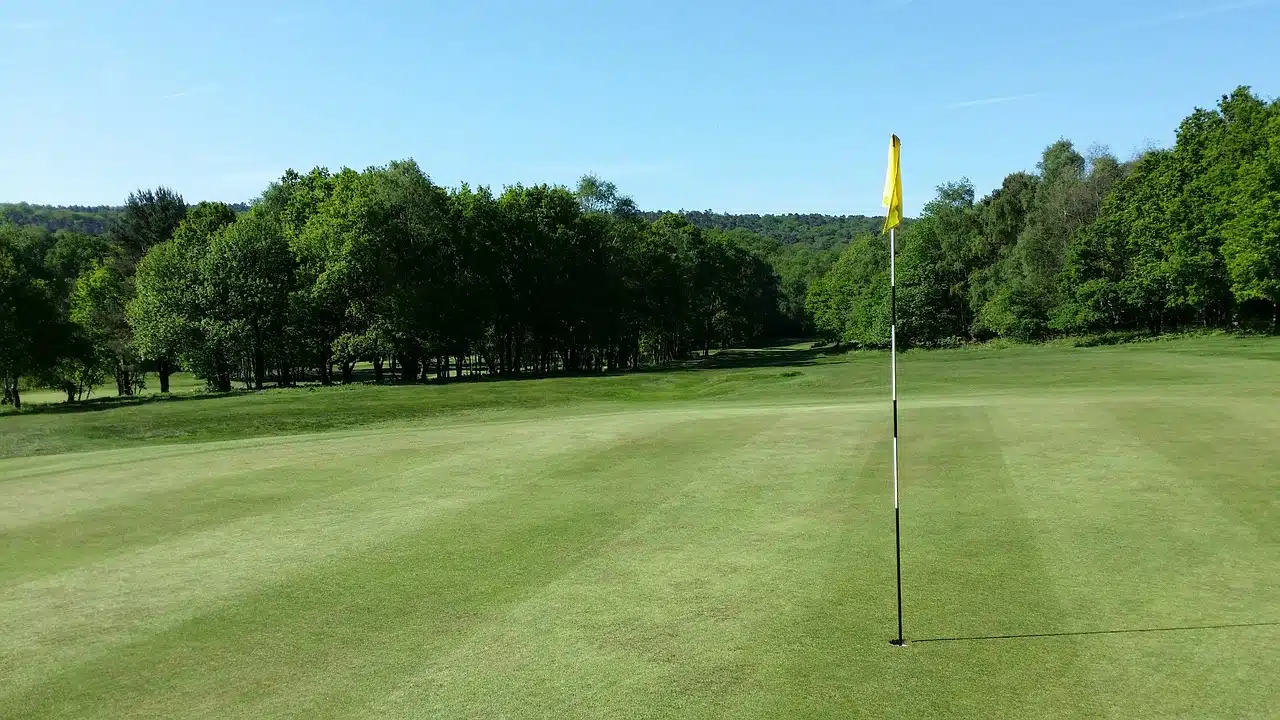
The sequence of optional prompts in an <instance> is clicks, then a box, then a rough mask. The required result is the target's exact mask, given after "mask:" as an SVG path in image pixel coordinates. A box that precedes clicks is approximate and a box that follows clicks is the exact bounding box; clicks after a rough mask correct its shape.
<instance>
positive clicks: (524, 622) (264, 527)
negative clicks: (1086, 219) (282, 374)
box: [0, 337, 1280, 718]
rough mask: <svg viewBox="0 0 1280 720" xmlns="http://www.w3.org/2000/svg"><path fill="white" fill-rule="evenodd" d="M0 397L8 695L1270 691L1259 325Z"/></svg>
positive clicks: (385, 699) (80, 709)
mask: <svg viewBox="0 0 1280 720" xmlns="http://www.w3.org/2000/svg"><path fill="white" fill-rule="evenodd" d="M745 359H751V360H755V361H757V364H756V366H752V367H745V366H744V367H726V368H721V369H697V370H682V371H672V372H654V373H637V374H633V375H627V376H619V377H584V378H557V379H550V380H531V381H512V382H493V383H457V384H453V385H445V386H415V387H363V386H362V387H348V388H327V389H315V390H306V389H297V390H281V391H269V392H267V393H265V394H261V395H255V394H250V393H246V394H239V395H234V396H230V397H214V398H208V397H200V396H196V397H192V398H190V399H174V400H168V401H155V402H146V403H140V404H138V405H134V406H128V407H118V408H110V409H99V410H94V411H86V412H65V413H64V412H52V411H40V412H32V413H27V414H21V415H6V416H0V458H3V459H0V542H2V543H3V547H4V553H3V555H2V556H0V557H2V560H0V717H6V718H19V717H22V718H28V717H105V718H116V717H121V718H122V717H210V718H213V717H217V718H231V717H245V718H273V717H308V718H318V717H389V718H394V717H475V718H500V717H507V718H522V717H540V718H553V717H583V718H599V717H655V718H656V717H709V716H714V717H833V718H834V717H851V716H853V717H926V716H944V715H952V716H966V717H979V716H983V717H1046V716H1048V717H1117V718H1132V717H1162V718H1165V717H1265V716H1268V715H1270V714H1271V713H1273V712H1274V711H1275V708H1276V707H1278V706H1280V682H1277V680H1276V678H1277V677H1280V341H1277V340H1276V339H1261V338H1255V339H1238V338H1228V337H1207V338H1193V339H1183V340H1171V341H1163V342H1151V343H1141V344H1134V345H1124V346H1115V347H1104V348H1073V347H1066V346H1016V347H1010V348H1003V349H1002V348H995V347H988V348H982V347H979V348H972V349H961V350H950V351H932V352H923V351H913V352H910V353H907V354H905V355H904V356H903V357H902V359H901V366H900V375H899V383H900V386H899V392H900V397H901V421H902V426H901V437H902V450H901V453H902V454H901V472H902V524H903V548H902V552H903V582H904V601H905V615H906V635H907V638H908V640H909V641H910V645H909V647H907V648H904V649H898V648H893V647H891V646H890V645H889V644H888V640H889V639H890V638H892V637H893V636H894V634H895V605H894V578H893V572H894V564H893V510H892V497H891V491H890V467H889V464H890V460H891V455H890V445H889V437H890V426H889V404H888V379H889V372H888V356H887V355H886V354H883V353H871V352H868V353H852V354H849V355H845V356H837V357H821V356H815V355H814V354H812V353H808V352H805V351H801V350H795V351H778V352H774V353H762V354H760V356H759V357H755V358H744V360H745Z"/></svg>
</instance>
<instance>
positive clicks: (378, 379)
mask: <svg viewBox="0 0 1280 720" xmlns="http://www.w3.org/2000/svg"><path fill="white" fill-rule="evenodd" d="M373 382H374V384H375V385H381V384H382V358H381V357H375V358H374V359H373Z"/></svg>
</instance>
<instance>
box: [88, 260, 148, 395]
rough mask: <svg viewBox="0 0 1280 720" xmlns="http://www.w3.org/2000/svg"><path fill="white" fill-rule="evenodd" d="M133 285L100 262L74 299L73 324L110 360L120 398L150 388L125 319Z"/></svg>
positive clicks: (91, 267) (108, 361)
mask: <svg viewBox="0 0 1280 720" xmlns="http://www.w3.org/2000/svg"><path fill="white" fill-rule="evenodd" d="M131 289H132V288H131V283H130V282H129V279H128V278H125V277H123V276H121V275H120V272H119V270H118V268H117V267H116V266H114V265H111V264H108V263H107V262H96V263H94V264H93V265H91V266H90V267H89V269H88V270H86V271H85V272H84V273H82V274H81V275H80V277H79V278H78V279H77V280H76V286H75V290H74V291H73V292H72V295H71V320H72V321H73V322H75V324H76V325H78V326H79V327H80V328H81V329H82V331H83V332H84V333H85V335H86V337H87V338H88V339H89V341H90V342H91V343H92V344H93V345H94V346H95V347H97V348H99V352H101V353H102V354H103V357H105V358H107V360H106V362H107V363H108V365H109V367H110V368H111V374H112V375H113V376H114V377H115V381H116V392H117V394H118V395H120V396H125V395H134V394H136V393H137V391H138V390H141V389H142V388H144V387H146V382H145V379H144V375H143V372H142V370H141V368H140V367H139V366H138V355H137V352H136V351H135V349H134V347H133V336H132V332H131V329H130V328H129V326H128V321H127V320H126V318H125V305H126V304H127V303H128V301H129V300H130V297H129V295H130V291H131Z"/></svg>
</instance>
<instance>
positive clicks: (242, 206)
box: [0, 202, 249, 235]
mask: <svg viewBox="0 0 1280 720" xmlns="http://www.w3.org/2000/svg"><path fill="white" fill-rule="evenodd" d="M231 207H232V209H234V210H235V211H236V212H245V211H246V210H248V209H249V205H248V203H232V204H231ZM120 210H121V206H118V205H32V204H30V203H24V202H23V203H0V222H10V223H13V224H14V225H39V226H40V227H43V228H45V229H47V230H49V231H50V232H57V231H59V230H74V231H76V232H81V233H87V234H89V235H101V234H103V233H105V232H106V231H107V228H108V227H110V225H111V221H112V220H113V219H115V217H116V216H117V215H119V214H120Z"/></svg>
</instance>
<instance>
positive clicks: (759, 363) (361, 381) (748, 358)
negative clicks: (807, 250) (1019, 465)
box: [0, 343, 850, 418]
mask: <svg viewBox="0 0 1280 720" xmlns="http://www.w3.org/2000/svg"><path fill="white" fill-rule="evenodd" d="M796 344H800V343H793V344H792V346H775V347H765V348H758V349H750V350H732V349H731V350H719V351H716V352H714V353H711V354H709V355H707V356H706V357H702V356H700V355H698V356H694V357H690V358H687V359H683V360H677V361H675V362H672V363H669V364H666V365H657V366H650V367H641V368H636V369H631V370H605V371H603V372H591V371H560V372H552V373H527V372H526V373H521V374H519V375H490V374H488V373H487V372H483V373H477V374H475V375H463V376H461V377H458V376H456V375H455V376H452V377H447V378H434V377H432V378H427V379H422V380H417V381H408V382H405V381H401V380H398V379H396V378H394V377H393V376H392V374H391V372H390V370H389V369H388V370H387V371H386V372H385V373H384V375H383V381H382V383H380V384H381V385H385V386H405V385H451V384H455V383H489V382H511V381H520V380H545V379H548V378H564V377H617V376H621V375H645V374H662V373H675V372H693V371H698V370H729V369H748V368H799V367H808V366H811V365H815V364H817V363H818V361H820V360H821V359H823V358H828V357H839V356H842V355H844V354H846V353H847V352H849V350H850V348H838V347H833V346H828V345H821V344H818V343H813V344H812V345H811V346H810V347H807V348H796V347H794V345H796ZM349 384H350V385H375V384H379V383H376V380H375V375H374V372H373V369H372V368H364V367H362V368H357V369H356V370H354V371H353V372H352V374H351V382H350V383H349ZM338 385H341V383H339V382H334V383H333V386H338ZM318 387H323V386H322V385H321V384H320V383H319V382H318V381H315V380H310V379H308V380H303V381H300V382H298V383H297V384H295V385H292V386H286V387H283V388H281V387H279V386H277V385H274V384H272V385H269V386H268V388H267V389H268V390H273V391H274V390H279V389H283V390H292V391H299V390H306V389H309V388H318ZM259 392H264V391H258V390H249V389H239V388H238V389H233V390H231V391H230V392H225V393H216V392H208V391H198V392H183V393H173V394H169V395H161V394H151V395H141V396H132V397H130V396H125V397H100V398H92V399H89V400H80V401H78V402H71V403H68V402H57V403H40V404H27V405H24V406H23V408H22V409H21V410H12V409H7V410H5V411H3V412H0V418H5V417H16V416H20V415H50V414H53V415H57V414H64V413H86V412H100V411H103V410H115V409H117V408H125V407H137V406H142V405H153V404H155V403H172V402H195V401H200V400H216V399H218V398H228V397H237V396H243V395H253V394H256V393H259Z"/></svg>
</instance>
